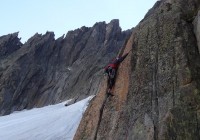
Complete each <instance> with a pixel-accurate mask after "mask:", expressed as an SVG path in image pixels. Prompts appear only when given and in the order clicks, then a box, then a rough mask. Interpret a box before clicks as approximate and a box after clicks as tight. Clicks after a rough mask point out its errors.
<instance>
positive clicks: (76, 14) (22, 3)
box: [0, 0, 157, 42]
mask: <svg viewBox="0 0 200 140" xmlns="http://www.w3.org/2000/svg"><path fill="white" fill-rule="evenodd" d="M0 1H1V4H0V13H1V16H0V18H1V22H0V36H2V35H6V34H9V33H14V32H19V37H21V38H22V40H21V41H22V42H24V41H26V40H27V39H28V38H30V37H31V36H33V35H34V34H35V33H42V34H45V33H46V31H53V32H54V33H55V38H58V37H60V36H62V35H63V34H66V33H67V32H68V31H69V30H75V29H77V28H80V27H82V26H86V27H92V26H93V25H94V24H95V23H96V22H102V21H105V22H106V23H109V22H110V21H111V20H112V19H119V21H120V26H121V28H122V30H127V29H131V28H133V27H135V26H136V25H137V24H138V23H139V22H140V21H141V20H142V19H143V17H144V15H145V14H146V13H147V12H148V10H149V9H150V8H151V7H152V6H153V5H154V3H155V2H156V1H157V0H0Z"/></svg>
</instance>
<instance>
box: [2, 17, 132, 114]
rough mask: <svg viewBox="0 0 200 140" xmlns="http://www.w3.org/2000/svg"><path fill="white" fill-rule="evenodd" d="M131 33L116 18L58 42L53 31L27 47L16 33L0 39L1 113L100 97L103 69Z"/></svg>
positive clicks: (30, 41) (33, 40)
mask: <svg viewBox="0 0 200 140" xmlns="http://www.w3.org/2000/svg"><path fill="white" fill-rule="evenodd" d="M130 33H131V31H129V30H127V31H123V32H122V31H121V28H120V27H119V21H118V20H112V21H111V22H110V23H108V24H106V23H105V22H100V23H96V24H95V25H94V26H93V27H91V28H88V27H81V28H79V29H76V30H74V31H69V32H68V33H67V35H66V37H64V36H62V37H60V38H58V39H56V40H55V39H54V33H53V32H47V33H46V34H45V35H41V34H38V33H36V34H35V35H34V36H33V37H31V38H30V39H29V40H28V41H27V42H26V43H25V44H24V45H22V44H21V43H20V42H19V39H18V37H17V34H16V33H15V34H11V35H7V36H3V37H1V38H0V43H1V42H3V43H1V46H0V47H1V48H4V50H3V49H2V51H0V56H4V55H6V57H4V58H2V59H0V114H1V115H6V114H9V113H11V112H13V111H15V110H22V109H30V108H33V107H41V106H45V105H48V104H54V103H58V102H61V101H63V100H66V99H71V98H74V99H75V100H76V101H78V100H80V99H82V98H84V97H87V96H89V95H91V94H96V92H97V89H98V85H99V82H100V80H101V78H102V75H103V68H104V66H105V65H106V64H107V63H108V62H109V61H110V60H111V59H113V58H114V57H115V56H116V54H117V53H118V51H119V49H120V48H121V46H123V44H124V42H125V40H126V39H127V38H128V37H129V36H130ZM6 42H7V43H6ZM11 48H12V49H11Z"/></svg>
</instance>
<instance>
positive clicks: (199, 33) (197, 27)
mask: <svg viewBox="0 0 200 140" xmlns="http://www.w3.org/2000/svg"><path fill="white" fill-rule="evenodd" d="M193 24H194V32H195V35H196V38H197V45H198V49H199V53H200V10H199V12H198V14H197V16H196V18H195V20H194V22H193Z"/></svg>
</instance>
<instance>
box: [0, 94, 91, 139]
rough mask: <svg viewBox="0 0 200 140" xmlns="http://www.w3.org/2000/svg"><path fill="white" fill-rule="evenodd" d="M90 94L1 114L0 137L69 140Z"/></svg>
mask: <svg viewBox="0 0 200 140" xmlns="http://www.w3.org/2000/svg"><path fill="white" fill-rule="evenodd" d="M91 98H92V96H90V97H88V98H86V99H84V100H82V101H79V102H77V103H75V104H73V105H70V106H68V107H66V106H64V105H65V103H66V102H63V103H60V104H57V105H50V106H46V107H43V108H35V109H32V110H24V111H20V112H15V113H12V114H10V115H7V116H2V117H0V140H72V139H73V136H74V134H75V132H76V129H77V127H78V125H79V123H80V120H81V118H82V115H83V113H84V111H85V109H86V108H87V105H88V102H89V101H90V99H91Z"/></svg>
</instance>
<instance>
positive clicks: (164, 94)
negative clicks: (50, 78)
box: [74, 0, 200, 140]
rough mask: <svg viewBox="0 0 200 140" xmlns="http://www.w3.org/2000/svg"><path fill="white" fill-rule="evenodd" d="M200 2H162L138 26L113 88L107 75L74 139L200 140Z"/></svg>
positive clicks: (126, 50)
mask: <svg viewBox="0 0 200 140" xmlns="http://www.w3.org/2000/svg"><path fill="white" fill-rule="evenodd" d="M199 8H200V1H199V0H162V1H157V2H156V4H155V5H154V6H153V8H152V9H150V10H149V12H148V13H147V14H146V16H145V18H144V19H143V20H142V21H141V22H140V23H139V24H138V26H136V27H135V29H134V31H133V33H132V35H131V37H130V39H129V40H128V42H127V44H126V47H125V49H123V51H122V52H121V53H122V54H125V53H126V52H129V51H130V50H131V49H132V51H131V52H130V53H129V55H128V57H127V58H126V59H125V60H124V61H123V62H122V63H121V65H120V67H119V69H118V74H117V78H116V83H115V86H114V89H113V94H114V95H115V96H113V97H107V96H106V88H107V84H106V80H107V79H106V77H104V79H103V80H102V82H101V86H100V89H99V92H98V94H97V95H96V97H95V98H94V99H93V100H92V101H91V103H90V105H89V107H88V108H87V110H86V112H85V114H84V117H83V119H82V120H81V123H80V125H79V128H78V130H77V133H76V135H75V137H74V140H199V139H200V126H199V124H200V55H199V52H198V44H197V38H196V36H195V33H194V25H193V21H194V19H195V17H197V13H198V10H199ZM197 37H198V35H197Z"/></svg>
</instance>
